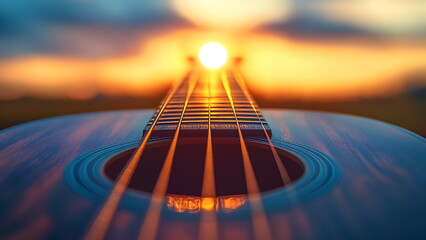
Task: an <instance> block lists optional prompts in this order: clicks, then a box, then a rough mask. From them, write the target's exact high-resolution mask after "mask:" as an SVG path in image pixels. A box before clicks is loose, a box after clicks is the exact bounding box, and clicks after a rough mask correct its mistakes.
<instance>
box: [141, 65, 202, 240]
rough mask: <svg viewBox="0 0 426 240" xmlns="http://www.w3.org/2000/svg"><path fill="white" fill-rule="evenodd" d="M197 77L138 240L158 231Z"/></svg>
mask: <svg viewBox="0 0 426 240" xmlns="http://www.w3.org/2000/svg"><path fill="white" fill-rule="evenodd" d="M198 75H199V73H197V77H194V78H190V81H189V83H188V85H189V86H188V91H187V95H186V98H185V103H184V105H183V108H182V114H181V116H180V118H179V122H178V125H177V127H176V132H175V134H174V136H173V140H172V143H171V145H170V147H169V151H168V153H167V156H166V160H165V162H164V163H163V167H162V169H161V172H160V175H159V177H158V179H157V183H156V184H155V187H154V191H153V192H152V197H151V201H150V204H149V206H148V211H147V213H146V215H145V219H144V221H143V223H142V227H141V231H140V233H139V237H138V239H141V240H151V239H152V240H153V239H155V237H156V235H157V230H158V226H159V222H160V217H161V207H162V204H163V201H164V197H165V195H166V192H167V187H168V184H169V179H170V172H171V168H172V164H173V159H174V155H175V150H176V146H177V141H178V137H179V132H180V129H181V125H182V121H183V116H184V114H185V111H186V108H187V106H188V103H189V99H190V97H191V95H192V92H193V91H194V88H195V85H196V84H197V81H198Z"/></svg>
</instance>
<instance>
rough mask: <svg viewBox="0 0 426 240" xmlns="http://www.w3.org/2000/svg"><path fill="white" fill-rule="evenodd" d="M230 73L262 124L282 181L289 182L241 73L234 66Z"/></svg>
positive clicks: (285, 183)
mask: <svg viewBox="0 0 426 240" xmlns="http://www.w3.org/2000/svg"><path fill="white" fill-rule="evenodd" d="M232 73H233V76H234V79H235V80H236V82H237V83H238V85H239V86H240V88H241V89H242V90H243V92H244V95H245V96H246V97H247V99H248V100H249V102H250V105H251V107H252V108H253V110H254V112H255V113H256V116H257V118H258V120H259V123H260V124H261V126H262V129H263V132H264V134H265V136H266V139H267V140H268V144H269V146H270V148H271V151H272V155H273V156H274V159H275V163H276V164H277V166H278V171H279V172H280V176H281V179H282V181H283V183H284V185H288V184H289V183H290V182H291V180H290V176H289V175H288V172H287V169H286V167H285V166H284V164H283V162H282V161H281V158H280V156H279V155H278V152H277V149H276V148H275V146H274V144H273V143H272V140H271V136H269V133H268V131H266V128H265V125H264V123H263V121H262V119H261V118H260V115H259V112H258V110H257V109H256V107H255V105H254V100H253V98H252V97H251V95H250V94H249V91H248V89H247V85H246V84H245V82H244V80H243V78H242V76H241V74H240V73H239V71H238V70H237V68H236V67H235V66H234V67H233V69H232Z"/></svg>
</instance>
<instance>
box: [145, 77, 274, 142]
mask: <svg viewBox="0 0 426 240" xmlns="http://www.w3.org/2000/svg"><path fill="white" fill-rule="evenodd" d="M217 77H218V79H217V81H214V82H212V83H215V84H213V85H214V86H212V88H213V89H214V91H211V92H210V93H211V95H210V96H209V95H208V93H209V91H208V90H207V88H208V87H209V85H208V82H207V80H206V78H203V77H201V78H200V79H198V83H197V84H196V86H195V88H194V91H193V93H192V95H191V97H190V99H189V101H188V105H187V107H186V110H185V112H184V113H182V111H183V106H184V104H185V100H186V94H187V89H188V80H189V78H188V77H187V78H186V79H184V80H183V82H182V84H181V86H179V89H178V90H177V91H176V92H175V94H174V95H173V96H172V97H171V99H170V101H169V103H168V104H167V106H165V108H164V110H163V111H162V115H161V116H160V117H159V119H158V121H157V124H156V126H155V128H154V132H153V134H154V135H156V136H157V135H158V136H172V135H173V134H174V131H175V130H176V127H177V124H178V123H179V120H180V119H181V116H182V114H183V117H182V123H181V130H182V131H181V134H182V135H183V136H185V135H186V134H188V135H190V136H195V135H197V134H200V135H202V134H205V133H204V132H202V131H201V132H197V131H199V130H203V131H204V130H205V129H207V127H208V122H209V118H210V123H211V127H212V128H211V129H212V131H213V132H212V133H213V134H216V133H217V132H220V134H222V135H224V136H226V135H227V134H231V135H232V134H234V133H232V132H229V131H226V130H229V129H237V124H236V121H237V119H238V123H239V124H240V126H241V129H243V130H244V132H245V134H247V135H251V136H264V135H265V134H264V132H263V128H262V125H263V126H264V127H265V129H266V130H267V132H269V134H271V132H270V131H271V130H270V127H269V126H268V124H267V122H266V120H265V119H264V118H263V116H262V114H261V112H260V111H259V110H257V108H258V106H257V104H256V103H254V104H253V105H252V103H251V102H250V100H249V99H248V98H247V95H246V93H245V92H243V90H242V89H241V88H240V86H239V84H238V82H237V81H236V80H235V79H234V78H232V77H230V78H229V79H228V81H229V86H230V91H231V95H232V98H233V103H234V109H235V113H236V115H237V119H235V114H234V111H233V109H232V105H231V103H230V102H229V98H228V95H227V93H226V91H225V89H224V88H223V86H222V84H221V79H220V77H219V75H217ZM164 104H165V103H164V101H162V102H161V105H160V106H162V105H164ZM253 106H254V109H253ZM209 110H210V114H209ZM157 114H158V110H157V111H156V112H155V114H154V116H153V118H152V119H151V120H150V122H149V123H148V125H147V127H146V128H145V131H146V130H147V129H148V128H149V127H150V126H151V125H152V122H153V120H154V118H155V117H156V116H157ZM186 132H188V133H186ZM189 132H190V133H189Z"/></svg>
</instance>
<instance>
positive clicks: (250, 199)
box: [0, 71, 426, 239]
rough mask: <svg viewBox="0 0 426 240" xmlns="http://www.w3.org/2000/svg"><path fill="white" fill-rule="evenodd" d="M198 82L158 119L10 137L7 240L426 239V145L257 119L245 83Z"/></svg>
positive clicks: (347, 120) (303, 114) (326, 123)
mask: <svg viewBox="0 0 426 240" xmlns="http://www.w3.org/2000/svg"><path fill="white" fill-rule="evenodd" d="M192 74H193V73H192ZM197 74H198V75H197V76H195V77H194V76H193V75H191V74H190V76H188V77H186V78H185V80H184V81H183V82H182V83H180V84H177V85H176V87H174V88H172V90H171V92H170V93H169V94H168V96H166V98H165V100H164V101H163V102H162V103H161V106H160V107H159V109H157V110H154V109H152V110H134V111H111V112H99V113H90V114H78V115H70V116H63V117H56V118H50V119H44V120H39V121H35V122H31V123H27V124H22V125H18V126H16V127H12V128H9V129H6V130H3V131H1V132H0V238H1V239H103V238H105V239H360V238H362V239H365V238H367V239H401V238H409V239H422V238H424V236H426V227H425V226H426V219H425V215H426V206H425V202H426V191H425V186H426V174H425V170H426V159H425V156H426V140H425V139H424V138H423V137H421V136H418V135H416V134H414V133H411V132H409V131H407V130H404V129H402V128H399V127H396V126H393V125H390V124H387V123H383V122H379V121H375V120H371V119H366V118H360V117H355V116H349V115H340V114H332V113H321V112H310V111H289V110H279V109H261V110H258V106H257V105H256V104H255V102H254V101H253V100H252V98H251V97H250V95H249V94H248V93H247V91H246V88H245V86H244V85H243V83H241V82H240V80H238V79H235V78H236V76H237V75H235V74H231V73H222V74H221V73H218V74H217V75H209V74H210V73H209V74H205V73H203V72H202V71H201V72H198V73H197ZM203 74H205V75H203ZM231 75H232V76H233V77H232V76H231ZM191 76H192V77H191ZM200 76H201V77H200ZM209 76H210V77H209ZM215 76H216V77H217V79H219V80H222V82H220V81H219V82H218V83H217V84H218V85H217V86H216V87H214V86H213V85H212V82H214V81H213V80H212V79H213V78H214V77H215ZM200 79H201V80H200ZM203 79H204V80H203ZM197 81H198V82H197ZM212 86H213V87H212ZM218 86H221V87H218ZM173 89H174V90H173ZM203 89H204V90H205V89H208V92H209V93H208V94H207V93H205V92H203ZM212 92H215V93H214V94H213V93H212ZM215 94H216V95H215ZM203 96H204V97H203ZM206 103H207V105H205V104H206ZM215 104H216V105H215ZM206 106H207V107H206ZM185 113H186V114H185ZM206 116H207V117H206ZM214 116H217V117H214Z"/></svg>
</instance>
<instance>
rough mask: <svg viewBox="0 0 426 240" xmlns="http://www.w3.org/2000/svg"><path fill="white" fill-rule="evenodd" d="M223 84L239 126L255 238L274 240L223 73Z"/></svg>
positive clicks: (225, 76) (223, 73)
mask: <svg viewBox="0 0 426 240" xmlns="http://www.w3.org/2000/svg"><path fill="white" fill-rule="evenodd" d="M221 73H222V74H221V75H222V76H221V78H222V84H223V87H224V89H225V91H226V94H227V96H228V99H229V102H230V104H231V108H232V111H233V113H234V116H235V121H236V124H237V130H238V137H239V141H240V147H241V153H242V157H243V165H244V173H245V177H246V185H247V197H248V200H249V202H250V208H251V213H252V225H253V232H254V237H255V239H257V240H268V239H272V235H271V232H270V229H269V225H268V220H267V219H266V215H265V212H264V210H263V206H262V202H261V201H262V200H261V198H260V192H259V186H258V184H257V180H256V176H255V174H254V171H253V166H252V164H251V160H250V156H249V154H248V151H247V146H246V144H245V141H244V138H243V134H242V131H241V127H240V124H239V121H238V116H237V112H236V110H235V105H234V101H233V99H232V93H231V90H230V86H229V82H228V79H227V78H228V77H227V74H226V72H224V71H222V72H221Z"/></svg>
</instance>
